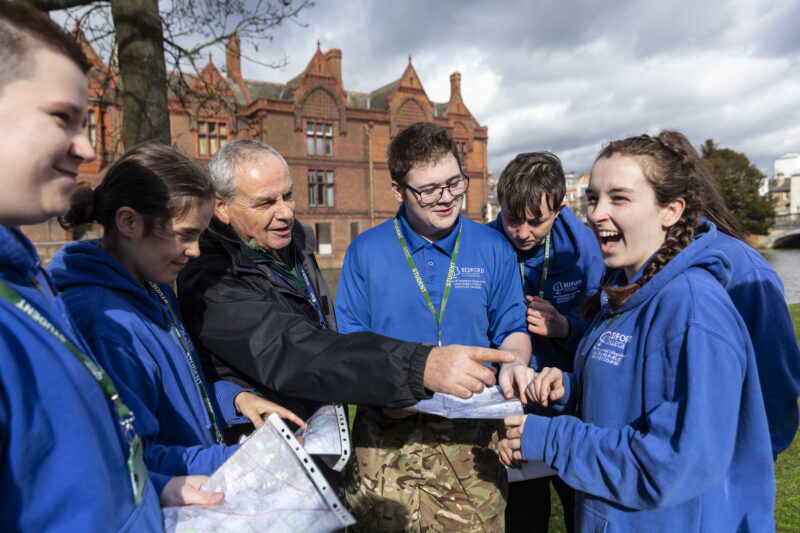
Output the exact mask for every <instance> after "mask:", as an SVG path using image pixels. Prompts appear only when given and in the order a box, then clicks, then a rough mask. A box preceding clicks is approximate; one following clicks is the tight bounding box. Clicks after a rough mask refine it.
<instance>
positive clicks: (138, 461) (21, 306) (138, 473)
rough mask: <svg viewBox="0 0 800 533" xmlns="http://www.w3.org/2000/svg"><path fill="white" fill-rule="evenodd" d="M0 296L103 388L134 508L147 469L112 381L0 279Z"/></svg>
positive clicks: (130, 419)
mask: <svg viewBox="0 0 800 533" xmlns="http://www.w3.org/2000/svg"><path fill="white" fill-rule="evenodd" d="M0 297H1V298H3V299H4V300H5V301H7V302H8V303H9V304H11V305H12V306H13V307H15V308H16V309H17V310H18V311H20V312H21V313H22V314H24V315H25V316H27V317H28V318H29V319H31V320H32V321H33V322H34V323H35V324H38V325H39V326H40V327H41V328H42V329H44V330H45V331H47V332H48V333H50V334H51V335H52V336H53V337H55V338H56V340H58V341H59V342H60V343H61V344H63V345H64V346H65V347H66V348H67V349H68V350H69V351H70V352H72V354H73V355H74V356H75V357H76V358H77V359H78V361H80V362H81V363H82V364H83V366H84V367H85V368H86V370H88V371H89V373H90V374H91V375H92V377H93V378H94V380H95V381H96V382H97V384H98V385H99V386H100V388H101V389H102V391H103V393H104V394H105V395H106V397H107V398H108V399H110V400H111V402H113V404H114V407H115V409H116V412H117V419H118V421H119V425H120V426H122V427H123V428H124V430H125V431H124V436H125V440H126V441H127V443H128V447H129V448H128V461H127V465H128V472H129V473H130V476H131V484H132V486H133V501H134V503H135V504H136V505H139V504H140V503H141V502H142V494H143V493H144V488H145V485H146V484H147V467H145V465H144V460H143V458H142V441H141V439H140V438H139V434H138V433H136V429H135V428H134V427H133V420H134V415H133V412H131V410H130V409H128V407H127V406H126V405H125V404H124V403H122V400H121V399H120V397H119V393H118V392H117V388H116V387H115V386H114V382H113V381H111V378H110V377H108V374H106V372H105V371H104V370H103V368H102V367H101V366H100V365H99V364H97V363H95V362H94V361H92V360H91V359H90V358H89V357H88V356H87V355H86V354H84V353H83V352H82V351H81V350H80V348H78V347H77V346H75V344H73V343H72V341H70V340H69V339H68V338H67V337H66V336H65V335H64V334H63V333H61V331H59V330H58V329H57V328H56V327H55V326H54V325H53V324H52V323H51V322H50V321H49V320H47V318H45V317H44V316H43V315H42V314H41V313H39V311H37V310H36V309H35V308H34V307H33V305H31V304H30V303H28V301H27V300H25V298H23V297H22V296H21V295H20V294H19V293H18V292H17V291H15V290H14V289H13V288H11V287H10V286H9V285H8V284H7V283H6V282H5V281H3V280H0Z"/></svg>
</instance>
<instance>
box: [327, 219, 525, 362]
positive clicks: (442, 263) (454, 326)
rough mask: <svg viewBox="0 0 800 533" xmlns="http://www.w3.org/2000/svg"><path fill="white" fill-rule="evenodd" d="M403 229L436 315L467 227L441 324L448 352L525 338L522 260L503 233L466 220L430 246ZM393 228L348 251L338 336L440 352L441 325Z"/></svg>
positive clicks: (361, 239)
mask: <svg viewBox="0 0 800 533" xmlns="http://www.w3.org/2000/svg"><path fill="white" fill-rule="evenodd" d="M398 218H399V221H400V228H401V231H402V233H403V237H404V239H405V240H406V244H407V245H408V249H409V251H410V252H411V256H412V257H413V259H414V263H416V265H417V268H418V269H419V273H420V275H421V276H422V280H423V282H424V283H425V287H426V288H427V289H428V292H429V293H430V297H431V301H432V302H433V305H434V307H435V308H436V311H437V312H438V311H439V306H440V304H441V301H442V295H443V293H444V285H445V281H446V279H447V271H448V269H449V267H450V258H451V256H452V253H453V248H454V247H455V243H456V238H457V237H458V228H459V225H460V224H463V230H462V235H461V245H460V249H459V252H458V261H457V262H456V268H455V276H454V278H453V284H452V287H451V289H450V296H449V299H448V301H447V306H446V308H445V312H444V317H443V319H442V345H446V344H464V345H470V346H484V347H488V346H490V345H492V344H494V345H499V344H501V343H502V342H503V339H505V338H506V337H507V336H508V335H510V334H511V333H514V332H517V331H523V332H524V331H525V330H526V323H525V308H526V307H525V301H524V298H523V295H522V286H521V284H520V282H519V272H518V270H517V263H516V255H515V252H514V248H513V247H512V246H511V244H510V243H509V242H508V241H507V240H506V239H505V238H504V237H503V236H502V235H501V234H499V233H498V232H496V231H494V230H493V229H491V228H489V227H487V226H484V225H483V224H478V223H476V222H472V221H471V220H469V219H466V218H464V217H462V216H459V218H458V220H457V222H456V224H455V226H454V228H453V229H452V230H451V231H450V233H449V234H448V235H447V236H445V237H443V238H442V239H439V240H438V241H435V242H429V241H428V240H426V239H425V238H423V237H422V236H421V235H419V234H418V233H416V232H415V231H414V230H412V229H411V227H410V226H409V225H408V222H407V221H406V218H405V215H404V208H403V206H401V207H400V210H399V211H398ZM392 220H393V219H391V220H387V221H386V222H383V223H382V224H380V225H378V226H376V227H374V228H372V229H370V230H368V231H365V232H364V233H362V234H361V235H359V236H358V237H356V239H355V240H353V242H352V243H350V246H349V247H348V248H347V253H346V254H345V258H344V264H343V265H342V272H341V275H340V277H339V286H338V287H337V290H336V322H337V323H338V325H339V331H340V332H342V333H352V332H355V331H373V332H375V333H380V334H382V335H386V336H389V337H394V338H397V339H402V340H406V341H414V342H427V343H431V344H436V342H437V326H436V320H435V319H434V318H433V315H432V314H431V312H430V309H429V308H428V306H427V304H426V303H425V299H424V298H423V296H422V293H421V292H420V289H419V286H418V285H417V282H416V281H415V280H414V276H413V275H412V273H411V268H410V267H409V265H408V263H407V262H406V259H405V257H404V256H403V250H402V248H401V247H400V243H399V242H398V240H397V235H396V234H395V230H394V225H393V223H392Z"/></svg>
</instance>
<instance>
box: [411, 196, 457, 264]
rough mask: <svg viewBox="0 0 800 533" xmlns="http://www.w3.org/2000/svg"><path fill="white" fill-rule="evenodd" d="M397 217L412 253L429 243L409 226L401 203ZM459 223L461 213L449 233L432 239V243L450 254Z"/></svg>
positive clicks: (454, 244) (451, 253) (454, 245)
mask: <svg viewBox="0 0 800 533" xmlns="http://www.w3.org/2000/svg"><path fill="white" fill-rule="evenodd" d="M397 218H398V219H399V220H400V231H402V232H403V237H404V238H405V240H406V243H407V244H408V249H409V251H410V252H411V253H412V254H414V253H416V252H417V251H419V250H420V249H421V248H422V247H424V246H425V245H426V244H429V243H430V241H428V239H426V238H425V237H423V236H422V235H420V234H419V233H417V232H416V231H414V230H413V229H411V226H409V224H408V220H407V219H406V211H405V206H404V205H401V206H400V209H398V210H397ZM460 225H461V215H458V218H457V219H456V223H455V224H454V225H453V228H452V229H451V230H450V233H448V234H447V235H445V236H444V237H442V238H441V239H439V240H437V241H433V243H432V244H433V245H434V246H435V247H436V248H438V249H439V250H441V251H442V252H444V253H445V254H446V255H448V256H452V255H453V249H454V248H455V247H456V239H457V238H458V231H456V228H458V227H459V226H460Z"/></svg>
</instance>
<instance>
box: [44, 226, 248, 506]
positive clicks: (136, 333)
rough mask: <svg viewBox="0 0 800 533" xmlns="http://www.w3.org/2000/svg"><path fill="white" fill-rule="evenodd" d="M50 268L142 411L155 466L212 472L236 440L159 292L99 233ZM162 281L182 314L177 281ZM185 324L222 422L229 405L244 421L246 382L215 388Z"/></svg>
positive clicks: (72, 246) (230, 414)
mask: <svg viewBox="0 0 800 533" xmlns="http://www.w3.org/2000/svg"><path fill="white" fill-rule="evenodd" d="M48 270H49V271H50V273H51V275H52V276H53V280H54V281H55V283H56V286H57V287H58V289H59V290H60V291H62V297H63V299H64V303H65V304H66V305H67V308H68V309H69V311H70V314H71V315H72V318H73V320H74V321H75V324H76V325H77V327H78V330H79V331H80V332H81V334H82V335H83V337H84V338H85V339H86V342H87V343H89V345H90V346H91V348H92V351H93V352H94V354H95V356H96V357H97V358H98V360H99V361H100V362H101V364H102V365H103V367H104V368H106V369H107V371H108V373H109V374H110V375H111V376H112V378H113V379H114V381H115V382H116V383H118V387H119V392H120V396H121V397H122V399H123V400H124V401H125V403H126V404H128V406H130V407H131V409H133V410H134V412H135V413H136V420H135V425H136V429H137V431H138V432H139V434H140V435H141V436H142V439H144V442H145V462H146V463H147V466H148V469H149V470H151V471H154V472H159V473H161V474H165V475H171V476H178V475H195V474H203V475H210V474H212V473H213V472H214V471H215V470H216V469H217V468H218V467H219V466H220V465H221V464H222V463H223V462H224V461H225V459H227V458H228V457H229V456H230V455H231V454H232V453H233V452H234V451H235V450H236V446H231V447H227V446H223V445H219V444H216V443H215V442H216V441H215V438H214V433H213V429H212V426H211V421H210V418H209V416H208V412H207V411H206V408H205V406H204V403H203V398H202V396H201V393H200V389H199V388H198V387H197V384H196V382H195V379H194V375H193V373H192V370H191V367H190V366H189V363H188V361H187V360H186V355H185V353H184V351H183V349H182V347H181V346H180V345H179V344H178V343H177V341H176V339H175V338H174V337H173V336H172V333H171V332H170V328H169V316H170V315H169V311H168V309H167V308H166V306H165V305H164V304H163V303H162V302H161V300H160V299H159V297H158V295H156V294H149V293H148V292H147V291H145V290H144V288H143V287H142V286H141V285H140V284H139V283H138V282H137V281H136V280H135V279H134V278H133V276H131V274H130V273H129V272H128V271H127V270H126V269H125V268H124V267H123V266H122V265H120V264H119V263H118V262H117V261H116V260H114V259H113V258H112V257H111V256H110V255H108V253H107V252H105V251H104V250H103V249H102V248H100V247H99V242H98V241H82V242H72V243H69V244H67V245H66V246H64V247H63V248H62V249H61V250H59V252H58V253H57V254H56V255H55V256H54V257H53V260H52V262H51V263H50V265H49V266H48ZM160 287H161V290H162V291H163V292H164V294H165V295H166V296H167V299H168V300H170V306H171V307H172V310H173V312H174V313H175V314H176V316H179V315H178V313H179V311H178V305H177V302H176V300H175V296H174V293H173V292H172V289H171V288H170V287H169V286H168V285H161V286H160ZM179 320H180V319H179ZM180 328H181V333H182V335H183V337H184V339H185V340H186V342H187V343H189V344H188V345H189V347H190V349H191V351H192V356H193V357H194V359H195V365H196V367H197V370H198V372H199V373H200V377H201V379H202V380H203V383H204V384H205V387H206V390H207V391H208V393H209V396H210V399H211V402H212V404H213V405H214V409H215V413H216V414H215V416H216V418H217V422H218V423H220V424H221V423H222V420H221V418H220V416H219V413H220V409H219V407H220V406H223V407H224V408H225V409H223V414H224V417H223V418H225V419H227V420H228V421H230V422H236V421H239V420H240V419H236V418H235V417H236V414H235V409H234V407H233V398H234V396H236V394H238V393H239V392H241V391H242V389H241V388H240V387H239V386H238V385H234V384H233V383H229V382H226V381H220V382H217V383H215V384H214V387H212V388H209V387H208V384H207V383H206V382H205V377H204V376H203V374H202V369H201V368H200V365H199V363H198V362H197V354H196V353H194V347H193V346H192V344H191V341H190V340H189V336H188V335H187V334H186V331H185V330H183V324H182V323H181V324H180ZM215 396H216V398H215ZM217 401H219V404H217ZM242 421H244V420H242ZM154 481H155V483H156V485H157V488H158V489H159V490H160V489H161V488H163V487H162V486H161V484H162V482H161V481H160V480H159V479H158V478H157V477H154Z"/></svg>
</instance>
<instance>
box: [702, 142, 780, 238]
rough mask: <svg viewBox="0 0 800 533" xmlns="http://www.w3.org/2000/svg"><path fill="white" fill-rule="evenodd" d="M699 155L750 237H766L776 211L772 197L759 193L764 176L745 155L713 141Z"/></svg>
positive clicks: (706, 143) (704, 145)
mask: <svg viewBox="0 0 800 533" xmlns="http://www.w3.org/2000/svg"><path fill="white" fill-rule="evenodd" d="M700 151H701V153H702V155H703V159H704V160H705V162H706V163H707V164H708V165H709V167H710V168H711V172H712V173H713V174H714V179H716V180H717V185H718V186H719V189H720V192H721V193H722V198H723V199H724V200H725V204H726V205H727V206H728V209H730V210H731V213H733V216H734V217H735V218H736V220H737V221H738V222H739V224H741V226H742V228H743V229H744V230H745V231H747V232H748V233H755V234H758V235H765V234H766V233H767V232H768V231H769V228H770V227H771V226H772V225H773V224H774V223H775V207H774V206H773V204H772V199H771V198H770V197H768V196H761V195H760V194H759V192H758V188H759V185H760V184H761V181H762V180H763V179H765V176H764V174H763V173H762V172H761V171H760V170H758V169H757V168H756V167H755V166H753V165H752V164H751V163H750V160H749V159H747V156H746V155H744V154H741V153H739V152H734V151H733V150H730V149H728V148H719V147H718V146H717V145H716V144H715V143H714V141H712V140H711V139H708V140H707V141H706V142H705V143H704V144H703V145H702V146H701V147H700Z"/></svg>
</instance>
